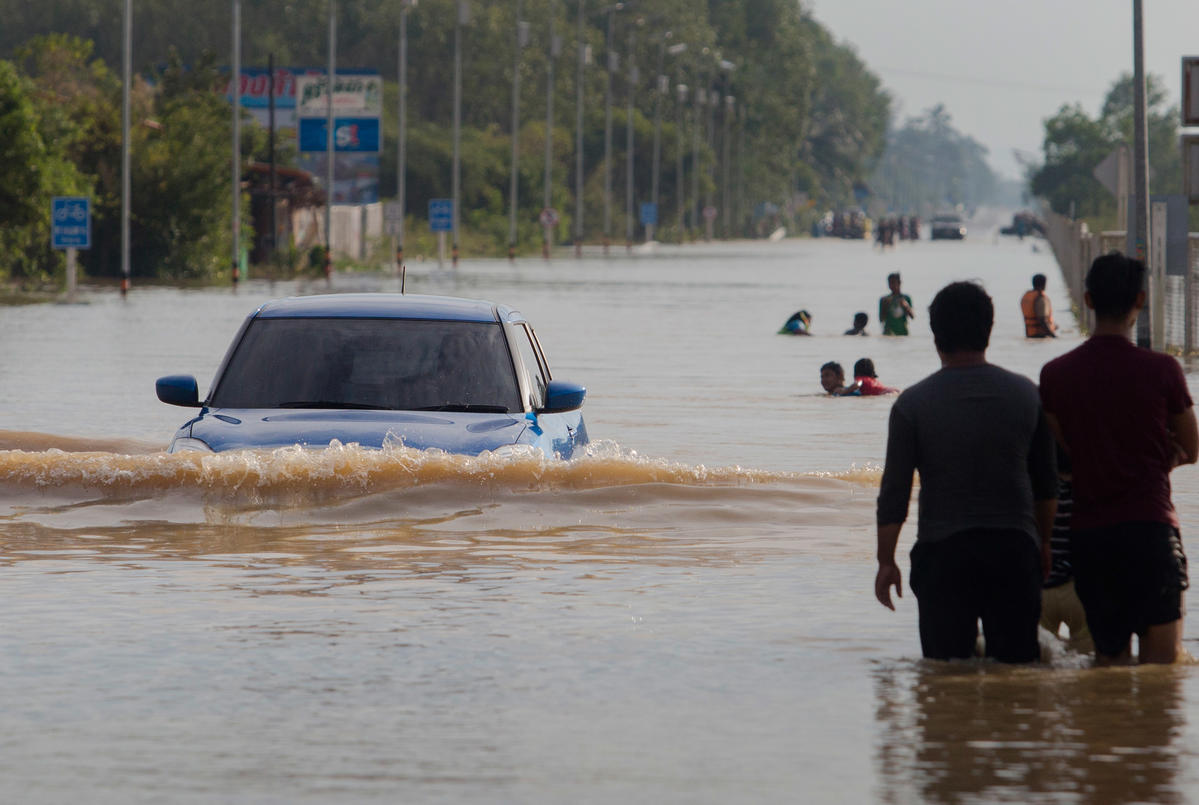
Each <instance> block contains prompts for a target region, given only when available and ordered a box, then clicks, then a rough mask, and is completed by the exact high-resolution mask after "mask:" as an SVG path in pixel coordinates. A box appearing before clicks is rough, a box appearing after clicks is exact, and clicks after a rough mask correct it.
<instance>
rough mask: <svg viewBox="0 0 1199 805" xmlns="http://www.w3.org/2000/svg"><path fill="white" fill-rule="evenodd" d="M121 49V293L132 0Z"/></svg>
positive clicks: (125, 284)
mask: <svg viewBox="0 0 1199 805" xmlns="http://www.w3.org/2000/svg"><path fill="white" fill-rule="evenodd" d="M124 28H125V32H124V33H125V35H124V40H125V41H124V43H123V46H122V53H121V73H122V81H121V296H124V295H125V294H127V293H128V292H129V203H130V193H129V185H130V181H129V174H130V165H129V87H130V84H131V82H132V81H133V0H125V19H124Z"/></svg>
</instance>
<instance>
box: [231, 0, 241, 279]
mask: <svg viewBox="0 0 1199 805" xmlns="http://www.w3.org/2000/svg"><path fill="white" fill-rule="evenodd" d="M232 73H233V75H232V76H230V78H231V79H232V81H231V83H230V88H231V89H232V90H233V272H232V274H231V275H230V278H231V279H232V281H233V284H234V285H236V284H237V281H238V280H239V279H240V278H241V277H240V273H241V0H233V70H232Z"/></svg>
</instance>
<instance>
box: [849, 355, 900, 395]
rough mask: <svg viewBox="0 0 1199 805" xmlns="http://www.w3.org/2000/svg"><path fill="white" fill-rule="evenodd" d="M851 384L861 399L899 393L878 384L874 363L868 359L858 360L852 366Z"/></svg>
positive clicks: (897, 390) (896, 390)
mask: <svg viewBox="0 0 1199 805" xmlns="http://www.w3.org/2000/svg"><path fill="white" fill-rule="evenodd" d="M853 384H854V387H855V388H857V389H858V391H860V392H861V393H862V396H863V397H876V396H878V395H880V394H898V393H899V389H893V388H891V387H890V386H884V385H883V384H882V383H880V382H879V379H878V374H876V373H875V371H874V361H872V360H870V359H869V358H859V359H858V362H857V363H855V364H854V365H853Z"/></svg>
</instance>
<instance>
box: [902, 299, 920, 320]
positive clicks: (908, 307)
mask: <svg viewBox="0 0 1199 805" xmlns="http://www.w3.org/2000/svg"><path fill="white" fill-rule="evenodd" d="M899 298H900V300H901V301H902V302H903V309H904V312H905V313H907V315H908V318H909V319H914V318H916V311H914V310H912V297H910V296H908V295H907V294H904V295H903V296H901V297H899Z"/></svg>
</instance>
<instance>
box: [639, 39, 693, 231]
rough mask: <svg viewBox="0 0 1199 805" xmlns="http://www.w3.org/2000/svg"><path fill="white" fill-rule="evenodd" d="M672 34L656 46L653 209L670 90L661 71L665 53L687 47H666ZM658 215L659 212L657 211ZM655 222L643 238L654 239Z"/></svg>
mask: <svg viewBox="0 0 1199 805" xmlns="http://www.w3.org/2000/svg"><path fill="white" fill-rule="evenodd" d="M671 36H672V34H671V32H670V31H667V32H665V33H664V34H662V42H661V44H660V46H659V47H658V73H657V75H656V76H655V78H654V82H655V84H654V90H655V92H654V155H653V167H652V169H651V171H650V173H651V177H650V194H649V195H650V201H651V202H652V203H653V205H654V210H655V211H657V210H658V181H659V176H660V175H661V161H662V101H663V99H664V98H665V96H666V93H667V92H669V91H670V79H668V78H667V77H666V76H665V75H664V74H663V73H662V71H663V69H665V66H666V54H667V53H669V54H670V55H672V56H676V55H678V54H679V53H682V52H683V51H685V50H686V49H687V45H686V44H685V43H683V42H679V43H677V44H674V45H671V46H670V47H669V48H668V47H666V43H667V42H668V41H669V40H670V38H671ZM659 215H660V213H659ZM655 228H656V226H655V224H647V225H646V231H645V239H646V240H647V241H648V240H653V239H654V230H655Z"/></svg>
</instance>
